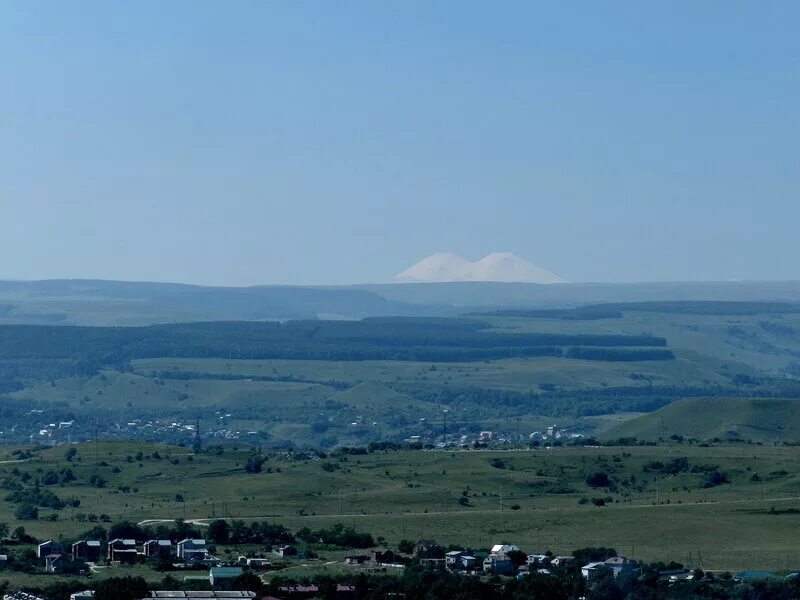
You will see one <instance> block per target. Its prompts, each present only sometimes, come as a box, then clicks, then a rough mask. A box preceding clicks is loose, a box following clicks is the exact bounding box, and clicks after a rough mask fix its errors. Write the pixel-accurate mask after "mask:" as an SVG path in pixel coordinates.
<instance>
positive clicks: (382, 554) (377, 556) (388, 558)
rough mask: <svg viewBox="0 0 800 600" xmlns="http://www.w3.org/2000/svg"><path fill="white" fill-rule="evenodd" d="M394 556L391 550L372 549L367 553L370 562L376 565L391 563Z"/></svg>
mask: <svg viewBox="0 0 800 600" xmlns="http://www.w3.org/2000/svg"><path fill="white" fill-rule="evenodd" d="M396 558H397V557H396V556H395V554H394V552H392V551H391V550H372V551H371V552H370V553H369V560H370V562H374V563H375V564H378V565H387V564H392V563H394V561H395V559H396Z"/></svg>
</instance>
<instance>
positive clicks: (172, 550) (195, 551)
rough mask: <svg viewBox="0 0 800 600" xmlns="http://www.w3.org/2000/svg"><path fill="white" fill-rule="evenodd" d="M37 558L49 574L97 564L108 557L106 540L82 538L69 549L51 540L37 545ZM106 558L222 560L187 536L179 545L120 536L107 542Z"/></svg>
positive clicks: (128, 561)
mask: <svg viewBox="0 0 800 600" xmlns="http://www.w3.org/2000/svg"><path fill="white" fill-rule="evenodd" d="M36 557H37V558H38V559H40V560H42V561H44V566H45V570H46V571H47V572H48V573H59V572H62V571H64V570H67V567H68V566H69V564H70V563H72V562H76V561H82V562H86V563H96V562H99V561H101V560H102V559H103V558H104V553H103V543H102V542H101V541H100V540H78V541H77V542H75V543H73V544H72V548H71V551H67V550H66V549H65V548H64V547H63V546H62V545H61V544H60V543H59V542H54V541H53V540H47V541H46V542H42V543H41V544H39V545H38V546H37V548H36ZM105 559H106V560H107V561H108V562H111V563H122V564H131V563H135V562H139V561H140V560H157V561H169V560H175V559H177V560H179V561H181V562H183V563H186V564H195V563H206V564H209V565H211V564H216V563H218V562H219V560H218V559H217V558H216V557H214V556H212V555H211V554H210V553H209V551H208V548H207V547H206V541H205V540H203V539H189V538H187V539H184V540H181V541H179V542H178V543H177V544H173V543H172V542H171V541H170V540H147V541H146V542H144V543H141V544H137V543H136V540H134V539H124V538H116V539H113V540H110V541H109V542H108V543H107V544H106V545H105Z"/></svg>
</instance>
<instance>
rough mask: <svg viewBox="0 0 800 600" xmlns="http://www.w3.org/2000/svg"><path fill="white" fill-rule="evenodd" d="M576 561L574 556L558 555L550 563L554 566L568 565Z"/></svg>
mask: <svg viewBox="0 0 800 600" xmlns="http://www.w3.org/2000/svg"><path fill="white" fill-rule="evenodd" d="M573 562H575V557H574V556H556V557H555V558H554V559H553V560H552V561H550V564H551V565H553V566H554V567H566V566H567V565H568V564H570V563H573Z"/></svg>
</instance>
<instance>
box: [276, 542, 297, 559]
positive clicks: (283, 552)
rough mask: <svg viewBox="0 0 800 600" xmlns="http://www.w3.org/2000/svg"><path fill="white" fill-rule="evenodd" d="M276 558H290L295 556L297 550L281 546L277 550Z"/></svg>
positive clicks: (289, 546) (288, 545) (288, 546)
mask: <svg viewBox="0 0 800 600" xmlns="http://www.w3.org/2000/svg"><path fill="white" fill-rule="evenodd" d="M278 556H282V557H283V558H288V557H290V556H297V548H295V547H294V546H292V545H291V544H286V545H285V546H281V547H280V548H278Z"/></svg>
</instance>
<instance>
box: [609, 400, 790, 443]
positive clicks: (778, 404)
mask: <svg viewBox="0 0 800 600" xmlns="http://www.w3.org/2000/svg"><path fill="white" fill-rule="evenodd" d="M662 426H663V432H664V434H665V435H666V436H671V435H681V436H684V437H692V438H697V439H701V440H708V439H713V438H723V439H724V438H728V439H742V440H753V441H758V442H794V441H798V440H800V399H790V398H685V399H683V400H678V401H676V402H673V403H672V404H670V405H668V406H665V407H664V408H662V409H660V410H657V411H656V412H653V413H650V414H646V415H642V416H639V417H636V418H634V419H631V420H629V421H627V422H624V423H622V424H620V425H618V426H616V427H613V428H611V429H609V430H608V431H607V433H606V435H605V437H608V438H615V437H626V436H634V437H638V438H640V439H657V438H658V437H660V435H661V432H662Z"/></svg>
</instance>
